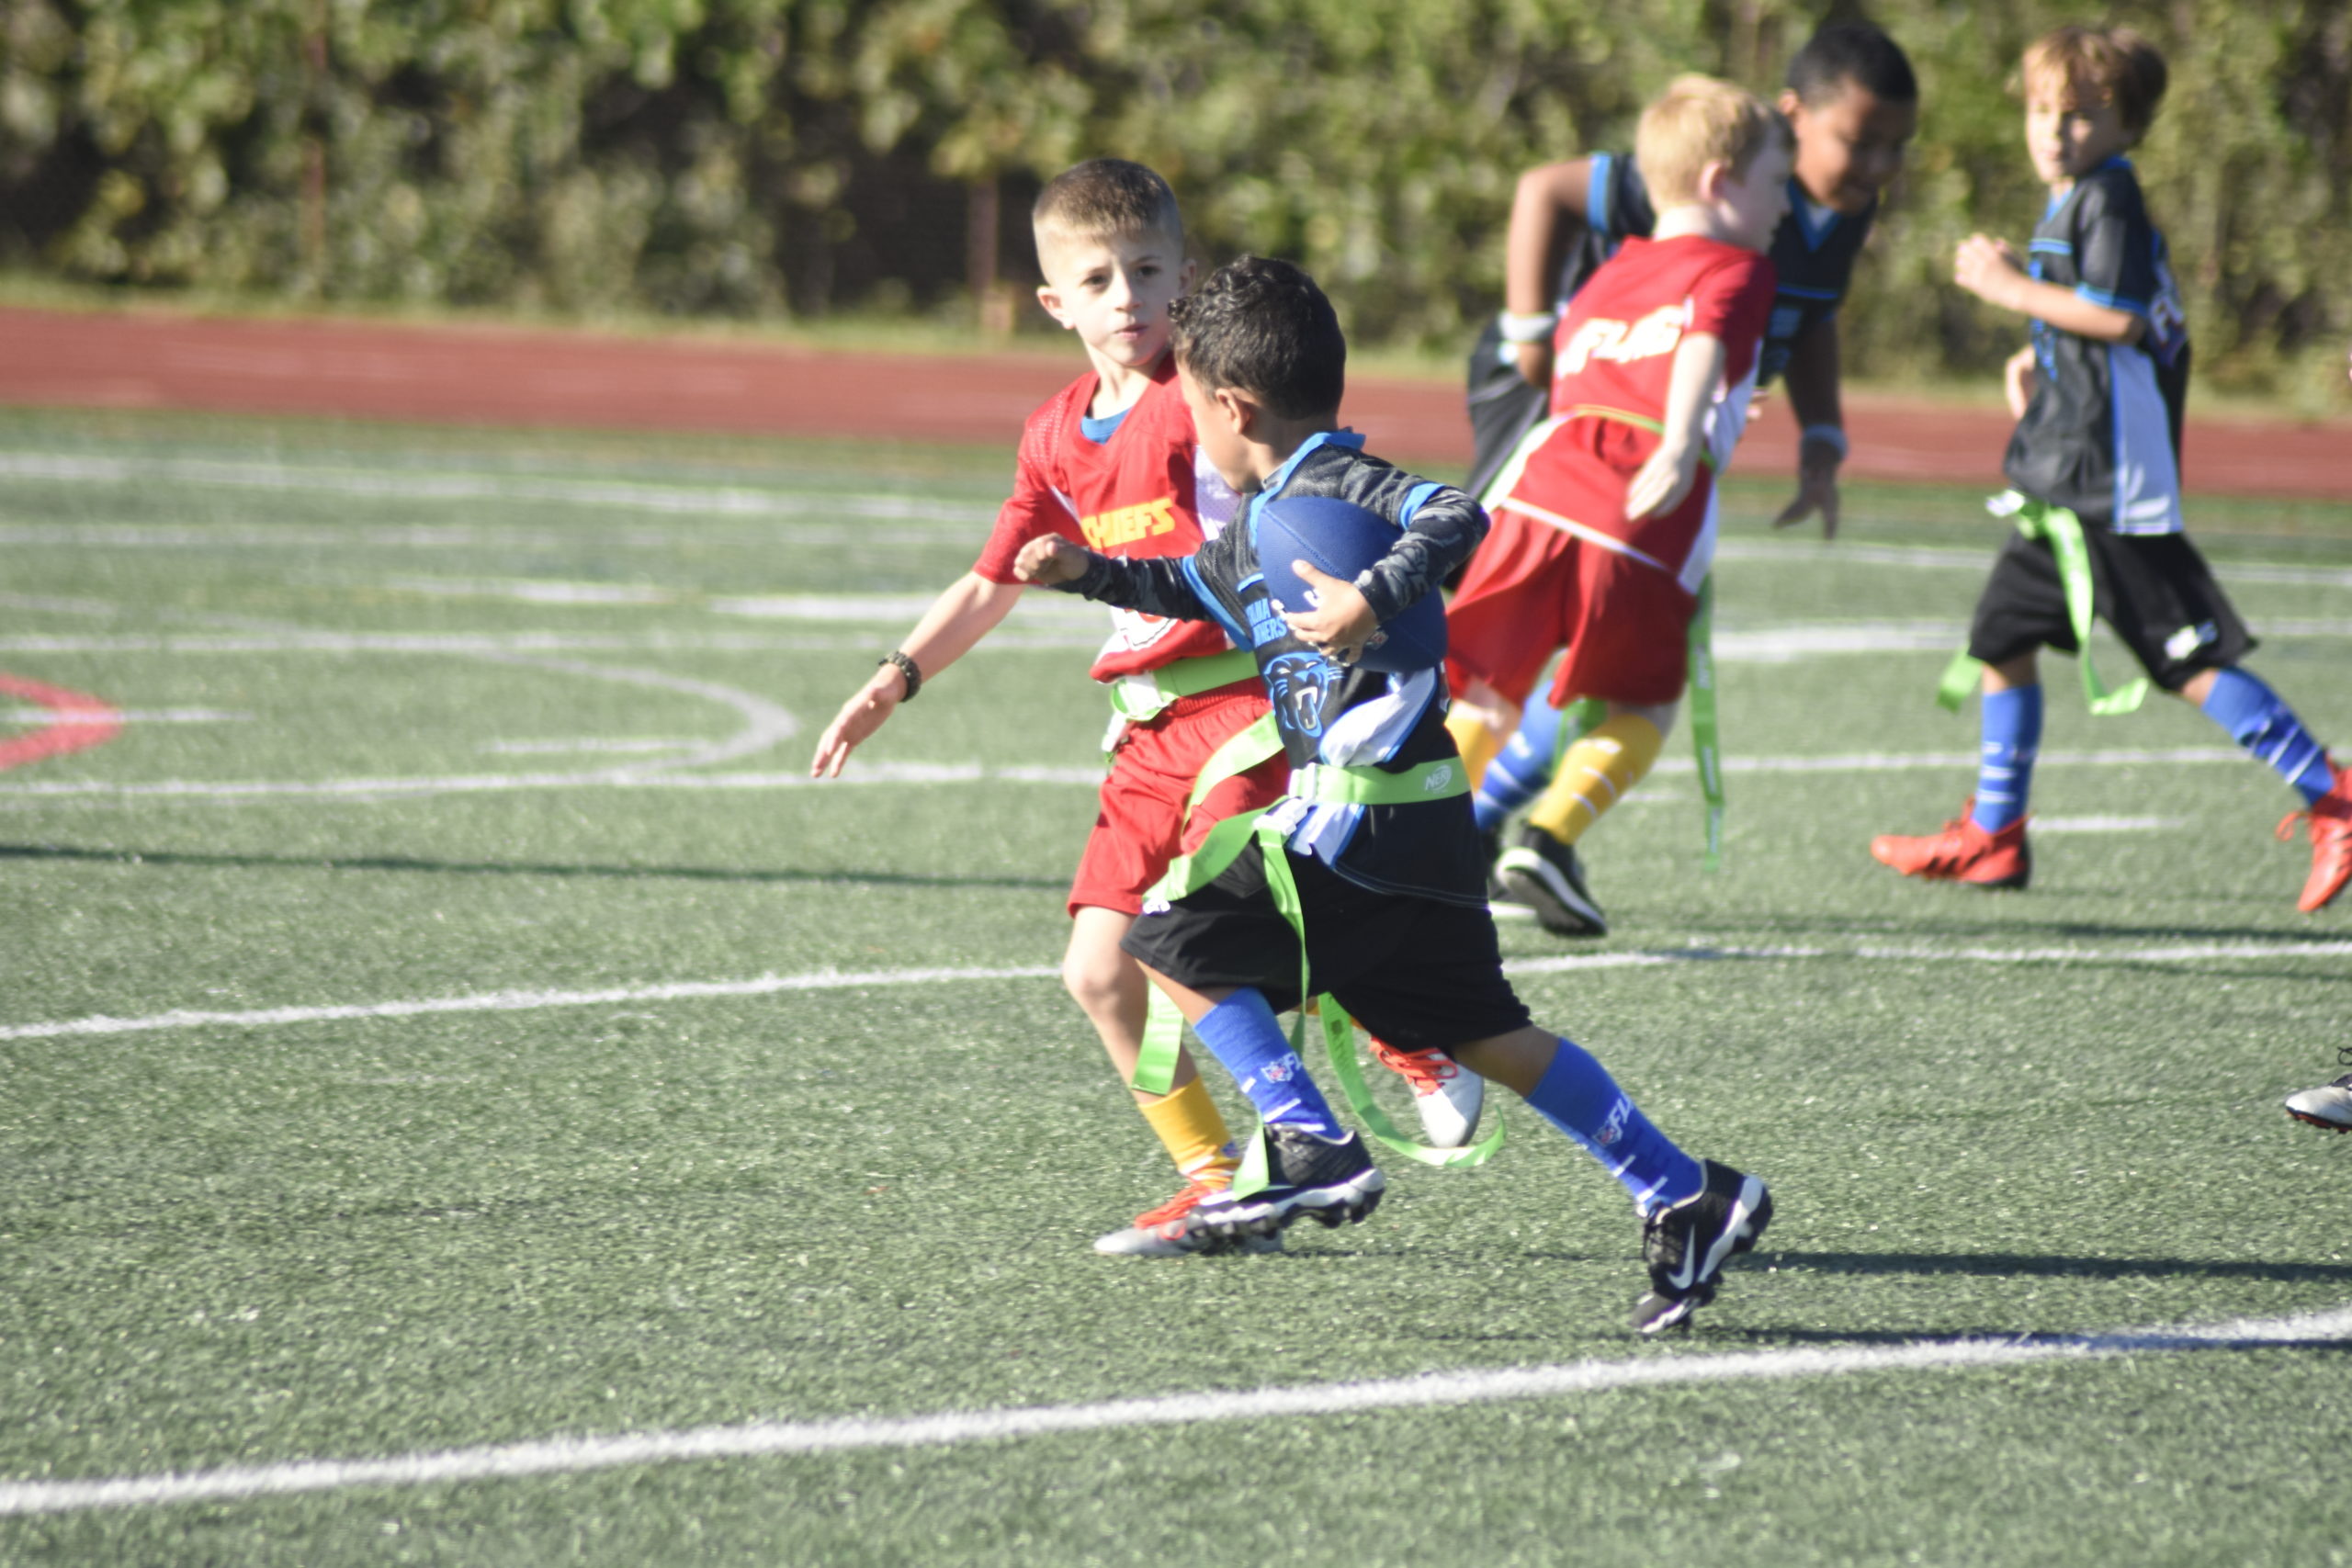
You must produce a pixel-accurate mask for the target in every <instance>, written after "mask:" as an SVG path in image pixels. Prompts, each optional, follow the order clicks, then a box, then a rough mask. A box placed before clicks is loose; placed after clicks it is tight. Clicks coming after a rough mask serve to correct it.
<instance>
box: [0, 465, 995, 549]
mask: <svg viewBox="0 0 2352 1568" xmlns="http://www.w3.org/2000/svg"><path fill="white" fill-rule="evenodd" d="M0 479H46V480H51V481H52V482H66V483H76V484H107V485H120V484H139V483H147V482H152V481H156V480H161V481H164V482H167V483H171V484H192V485H213V486H220V487H224V488H228V489H232V490H266V491H307V492H314V493H318V494H322V495H346V496H365V497H370V498H374V499H379V500H385V501H399V502H413V501H544V502H560V503H561V504H564V505H567V506H613V507H622V508H626V509H628V510H630V511H638V512H663V513H720V514H725V515H732V516H752V517H879V518H891V519H899V520H905V521H920V522H926V523H963V524H981V525H985V524H987V523H989V522H992V521H994V519H995V517H996V510H997V509H996V508H995V507H994V506H993V505H980V504H975V503H971V502H966V503H963V504H957V503H956V502H940V501H933V500H931V499H929V498H927V497H922V496H891V495H870V494H810V493H808V492H806V491H785V490H753V489H750V488H747V487H744V486H740V485H708V486H702V485H675V484H650V483H643V482H639V481H636V480H630V479H557V478H554V477H552V476H547V475H535V474H487V473H452V472H447V471H444V472H439V473H435V472H429V471H426V470H424V469H417V468H328V467H323V466H321V467H311V466H308V465H301V464H286V463H275V462H259V461H242V462H241V461H235V460H226V459H220V458H209V457H71V456H67V455H64V454H62V453H50V452H25V451H17V452H0ZM13 532H15V531H13V530H11V531H0V539H5V538H6V537H8V536H10V534H11V533H13Z"/></svg>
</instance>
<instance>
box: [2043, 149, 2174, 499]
mask: <svg viewBox="0 0 2352 1568" xmlns="http://www.w3.org/2000/svg"><path fill="white" fill-rule="evenodd" d="M2027 263H2028V265H2027V270H2028V271H2030V272H2031V273H2032V275H2033V276H2035V277H2037V278H2039V279H2041V281H2042V282H2044V283H2054V284H2056V285H2058V286H2059V287H2060V288H2070V289H2072V290H2073V291H2074V292H2075V293H2076V294H2078V295H2080V296H2082V297H2083V298H2084V299H2088V300H2090V301H2092V302H2093V303H2095V304H2099V305H2104V306H2107V307H2108V308H2109V309H2110V310H2126V311H2129V312H2131V314H2132V315H2134V316H2137V317H2139V318H2140V320H2141V321H2143V322H2145V323H2146V329H2147V330H2146V332H2145V333H2143V335H2142V337H2141V339H2140V341H2139V342H2138V343H2136V344H2107V343H2099V342H2098V341H2096V340H2094V339H2091V338H2086V337H2080V336H2077V335H2075V333H2067V332H2061V331H2059V330H2058V329H2057V328H2055V327H2052V326H2051V325H2050V324H2048V323H2047V322H2044V321H2035V322H2034V323H2033V327H2032V334H2033V354H2034V362H2035V365H2036V367H2037V368H2038V369H2039V370H2040V371H2041V378H2040V385H2039V386H2038V388H2037V389H2036V390H2035V393H2034V398H2033V401H2032V402H2031V403H2030V404H2029V405H2028V406H2027V408H2026V412H2025V417H2024V418H2023V419H2021V420H2019V421H2018V427H2017V432H2016V434H2013V435H2012V436H2011V437H2010V438H2009V450H2008V456H2007V458H2006V459H2005V460H2004V462H2003V464H2002V468H2003V469H2004V471H2005V472H2006V473H2007V475H2008V479H2009V482H2010V483H2011V484H2012V485H2015V486H2016V487H2017V488H2018V490H2019V491H2022V492H2023V493H2025V494H2027V495H2029V496H2031V497H2033V498H2034V499H2035V500H2037V501H2042V502H2049V503H2050V504H2052V505H2054V506H2063V507H2064V508H2066V509H2067V510H2068V511H2070V512H2072V513H2075V515H2076V516H2077V517H2080V518H2081V519H2082V520H2083V521H2084V522H2086V523H2087V524H2091V525H2094V526H2098V527H2104V528H2107V529H2109V530H2111V531H2112V532H2114V533H2118V534H2177V533H2179V532H2180V531H2181V529H2182V527H2183V524H2182V521H2181V511H2180V428H2181V415H2182V412H2183V409H2184V407H2185V405H2186V402H2187V397H2188V321H2187V320H2186V318H2185V317H2184V316H2183V315H2182V312H2181V305H2180V290H2179V289H2178V288H2177V286H2176V285H2175V284H2174V282H2173V276H2172V268H2171V265H2170V264H2169V262H2168V260H2167V259H2166V254H2165V240H2164V236H2163V235H2162V234H2161V233H2159V232H2157V231H2156V227H2155V225H2154V223H2153V222H2151V221H2150V220H2149V218H2148V209H2147V206H2146V204H2145V203H2144V202H2143V200H2142V198H2141V195H2140V181H2139V178H2138V176H2137V175H2134V174H2133V173H2132V169H2131V162H2130V160H2128V159H2125V158H2120V157H2118V158H2110V159H2109V160H2108V161H2107V162H2106V163H2105V164H2100V165H2099V166H2098V168H2096V169H2094V170H2092V171H2091V172H2090V173H2089V174H2086V175H2084V176H2083V177H2082V178H2080V179H2078V180H2076V181H2075V184H2074V187H2073V188H2072V189H2071V190H2069V191H2067V192H2066V193H2065V194H2064V195H2063V196H2058V197H2052V199H2051V202H2050V205H2049V208H2048V209H2047V210H2046V211H2044V212H2043V214H2042V217H2041V225H2040V227H2038V228H2036V229H2035V230H2034V231H2033V240H2032V243H2031V248H2030V253H2029V254H2028V257H2027Z"/></svg>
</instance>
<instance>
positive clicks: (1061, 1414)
mask: <svg viewBox="0 0 2352 1568" xmlns="http://www.w3.org/2000/svg"><path fill="white" fill-rule="evenodd" d="M2346 1335H2352V1308H2338V1309H2335V1310H2332V1311H2325V1312H2316V1313H2308V1314H2300V1315H2297V1316H2292V1317H2276V1318H2260V1319H2241V1320H2239V1321H2236V1322H2232V1323H2222V1324H2212V1325H2175V1326H2169V1327H2162V1328H2148V1329H2126V1330H2121V1331H2119V1332H2112V1333H2097V1334H2057V1335H2034V1336H2030V1337H2022V1338H2017V1339H1929V1340H1919V1341H1917V1342H1914V1343H1911V1344H1907V1345H1879V1346H1850V1347H1821V1348H1805V1349H1793V1350H1757V1351H1747V1352H1742V1353H1735V1354H1728V1355H1679V1356H1650V1357H1644V1358H1641V1359H1633V1360H1616V1361H1601V1360H1587V1361H1574V1362H1569V1363H1566V1364H1565V1365H1559V1366H1538V1367H1507V1368H1499V1369H1497V1370H1494V1371H1462V1372H1439V1373H1431V1374H1426V1375H1423V1376H1419V1377H1410V1378H1390V1379H1385V1380H1383V1381H1379V1382H1345V1383H1309V1384H1306V1385H1304V1386H1300V1387H1294V1388H1267V1389H1255V1390H1251V1391H1249V1392H1246V1393H1175V1394H1162V1395H1159V1396H1157V1397H1152V1398H1144V1399H1116V1400H1108V1401H1104V1402H1103V1403H1100V1404H1061V1405H1053V1404H1047V1405H1021V1406H1013V1407H1012V1408H1007V1409H999V1410H968V1411H964V1410H958V1411H944V1412H941V1413H939V1414H935V1415H929V1416H899V1417H896V1418H888V1419H878V1420H876V1419H857V1418H846V1419H841V1420H831V1421H752V1422H744V1423H741V1424H737V1425H733V1426H711V1427H684V1428H674V1429H669V1430H659V1429H657V1430H654V1431H650V1432H618V1433H607V1434H582V1435H578V1436H569V1437H555V1438H540V1439H537V1440H535V1441H529V1442H519V1443H495V1444H485V1445H482V1446H480V1447H476V1448H466V1449H440V1450H428V1451H424V1452H418V1453H409V1454H399V1455H394V1456H392V1457H390V1458H386V1459H339V1460H338V1459H327V1460H292V1461H285V1462H282V1463H278V1464H263V1465H229V1466H223V1467H220V1468H219V1469H214V1470H193V1471H176V1472H164V1473H158V1474H149V1475H126V1476H118V1477H109V1478H100V1479H95V1480H87V1481H17V1482H0V1516H9V1515H22V1514H56V1513H68V1512H75V1511H81V1510H85V1509H94V1508H134V1507H153V1506H163V1505H168V1504H174V1503H192V1502H206V1501H233V1500H236V1499H242V1498H253V1497H277V1496H286V1495H293V1494H300V1493H311V1492H335V1491H342V1490H345V1489H348V1488H353V1487H363V1486H372V1487H382V1486H428V1485H435V1484H445V1483H450V1482H459V1481H491V1480H509V1479H514V1478H516V1477H520V1476H530V1475H570V1474H577V1473H580V1472H583V1471H596V1470H613V1469H618V1468H623V1467H628V1466H636V1465H649V1464H667V1463H673V1462H676V1461H683V1460H714V1459H762V1458H773V1457H777V1456H785V1455H794V1454H814V1453H841V1452H844V1451H847V1450H861V1449H902V1448H952V1447H957V1446H961V1445H964V1444H969V1443H1001V1442H1007V1441H1013V1440H1018V1439H1021V1438H1039V1437H1051V1436H1056V1435H1060V1434H1065V1433H1075V1432H1108V1431H1131V1430H1135V1429H1136V1428H1139V1427H1177V1426H1189V1425H1194V1424H1199V1423H1204V1422H1227V1421H1267V1420H1284V1421H1298V1420H1305V1419H1313V1418H1315V1417H1318V1416H1342V1415H1353V1414H1357V1413H1360V1412H1363V1411H1374V1410H1427V1409H1438V1408H1448V1407H1458V1406H1464V1405H1476V1404H1500V1403H1503V1402H1506V1401H1515V1400H1530V1399H1565V1398H1572V1397H1575V1396H1577V1395H1583V1394H1595V1393H1610V1392H1612V1391H1614V1390H1618V1389H1627V1388H1663V1387H1670V1386H1692V1385H1700V1386H1705V1385H1720V1384H1726V1383H1735V1382H1763V1381H1772V1380H1777V1381H1797V1380H1803V1379H1819V1378H1833V1377H1851V1376H1854V1375H1857V1374H1860V1373H1871V1372H1882V1373H1883V1372H1917V1371H1983V1370H1999V1369H2002V1368H2007V1367H2016V1366H2022V1365H2026V1364H2028V1363H2033V1362H2041V1363H2048V1362H2059V1361H2072V1362H2077V1363H2087V1362H2090V1361H2095V1360H2104V1359H2115V1358H2119V1357H2128V1356H2150V1355H2178V1354H2182V1353H2184V1352H2190V1351H2206V1352H2214V1351H2246V1350H2263V1349H2273V1348H2281V1347H2291V1346H2296V1345H2302V1344H2309V1343H2311V1342H2312V1341H2333V1340H2339V1339H2342V1338H2344V1337H2346Z"/></svg>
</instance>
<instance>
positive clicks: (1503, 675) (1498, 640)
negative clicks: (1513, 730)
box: [1445, 507, 1699, 707]
mask: <svg viewBox="0 0 2352 1568" xmlns="http://www.w3.org/2000/svg"><path fill="white" fill-rule="evenodd" d="M1698 607H1699V601H1698V599H1697V598H1696V597H1694V596H1693V595H1691V594H1689V593H1686V592H1683V591H1682V585H1681V584H1680V583H1679V582H1677V581H1675V580H1674V579H1673V578H1672V577H1671V576H1669V575H1668V574H1667V573H1666V572H1663V571H1660V570H1658V569H1657V568H1656V567H1654V566H1649V565H1645V563H1643V562H1641V561H1637V560H1634V559H1631V558H1627V557H1625V556H1621V555H1619V554H1617V553H1616V552H1615V551H1613V550H1610V549H1607V548H1604V547H1601V546H1600V545H1596V544H1592V543H1590V542H1589V541H1587V540H1585V539H1581V538H1579V537H1577V536H1576V535H1574V534H1571V533H1568V532H1566V530H1564V529H1559V528H1555V527H1553V526H1552V525H1549V524H1547V523H1536V522H1532V521H1530V520H1529V519H1527V518H1525V517H1522V516H1521V515H1520V514H1519V513H1515V512H1513V511H1511V510H1510V508H1509V507H1505V508H1504V509H1502V510H1501V511H1498V512H1497V513H1495V521H1494V527H1493V529H1492V530H1491V531H1489V532H1488V534H1487V538H1486V542H1485V543H1483V544H1481V545H1480V546H1479V547H1478V553H1477V554H1476V555H1475V556H1472V557H1471V558H1470V570H1468V571H1467V572H1466V573H1464V576H1463V579H1462V588H1461V591H1460V592H1457V593H1455V594H1454V596H1453V602H1452V603H1451V604H1448V605H1447V606H1446V610H1445V637H1446V644H1447V649H1446V677H1447V679H1448V681H1450V682H1452V684H1453V694H1454V695H1455V696H1457V697H1458V696H1460V695H1461V694H1463V691H1464V688H1466V687H1467V686H1468V684H1469V683H1470V682H1471V681H1473V680H1479V681H1484V682H1486V683H1487V685H1489V686H1492V687H1493V688H1494V689H1495V690H1496V691H1498V692H1499V693H1501V694H1503V695H1504V696H1505V697H1508V698H1509V699H1510V701H1512V702H1514V703H1518V704H1522V705H1523V704H1525V702H1526V701H1527V695H1528V693H1529V691H1530V690H1531V689H1532V687H1533V686H1534V684H1535V678H1536V677H1537V676H1538V675H1540V674H1542V673H1543V672H1544V660H1547V659H1549V658H1551V657H1552V654H1553V651H1554V650H1555V649H1566V650H1567V653H1566V657H1565V658H1563V659H1562V660H1560V672H1559V675H1558V676H1557V678H1556V679H1555V680H1554V681H1553V682H1552V703H1553V705H1555V707H1565V706H1566V705H1567V704H1569V703H1571V702H1573V701H1575V700H1576V699H1577V698H1578V697H1600V698H1602V699H1604V700H1606V701H1610V702H1619V703H1637V704H1641V705H1652V704H1657V703H1670V702H1673V701H1674V700H1675V699H1677V698H1678V697H1679V696H1681V695H1682V687H1683V683H1684V682H1685V681H1686V680H1687V679H1688V678H1689V675H1690V646H1689V645H1690V637H1689V633H1690V629H1691V616H1692V615H1694V614H1695V613H1696V612H1697V610H1698Z"/></svg>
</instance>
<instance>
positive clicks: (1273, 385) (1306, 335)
mask: <svg viewBox="0 0 2352 1568" xmlns="http://www.w3.org/2000/svg"><path fill="white" fill-rule="evenodd" d="M1168 320H1169V322H1170V333H1169V341H1170V344H1173V346H1174V348H1175V351H1176V363H1177V364H1178V365H1180V366H1182V367H1183V368H1184V369H1185V370H1187V371H1189V372H1190V373H1191V374H1192V377H1193V379H1194V380H1195V381H1198V382H1199V383H1200V384H1201V385H1202V386H1204V387H1206V388H1208V389H1210V390H1212V391H1215V390H1216V389H1219V388H1226V387H1230V388H1233V389H1237V390H1239V391H1244V392H1248V393H1250V395H1251V396H1252V397H1255V398H1256V399H1258V400H1260V401H1261V402H1262V403H1264V404H1265V405H1266V408H1267V410H1268V411H1269V412H1272V413H1274V414H1278V415H1280V416H1281V417H1282V418H1283V419H1309V418H1313V417H1315V416H1317V415H1325V414H1335V413H1337V412H1339V410H1340V398H1341V397H1342V396H1343V395H1344V394H1345V393H1346V391H1347V387H1348V340H1347V338H1346V336H1345V335H1343V334H1342V333H1340V317H1339V312H1338V311H1336V310H1332V309H1331V301H1330V300H1329V299H1325V298H1324V295H1323V290H1321V289H1320V288H1317V287H1316V286H1315V279H1313V278H1312V277H1309V276H1307V275H1306V269H1304V268H1303V267H1299V266H1297V265H1294V264H1292V263H1290V262H1286V261H1276V260H1274V259H1272V257H1270V256H1243V257H1241V258H1240V259H1239V260H1238V261H1231V262H1227V264H1226V265H1223V266H1221V267H1219V268H1217V269H1216V271H1215V272H1214V273H1211V274H1210V275H1209V280H1208V281H1207V282H1206V283H1204V284H1202V285H1201V287H1200V288H1199V289H1198V290H1197V291H1195V292H1194V293H1193V294H1190V295H1187V296H1186V297H1184V298H1183V299H1179V300H1177V301H1175V303H1173V304H1172V305H1170V307H1169V308H1168Z"/></svg>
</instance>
